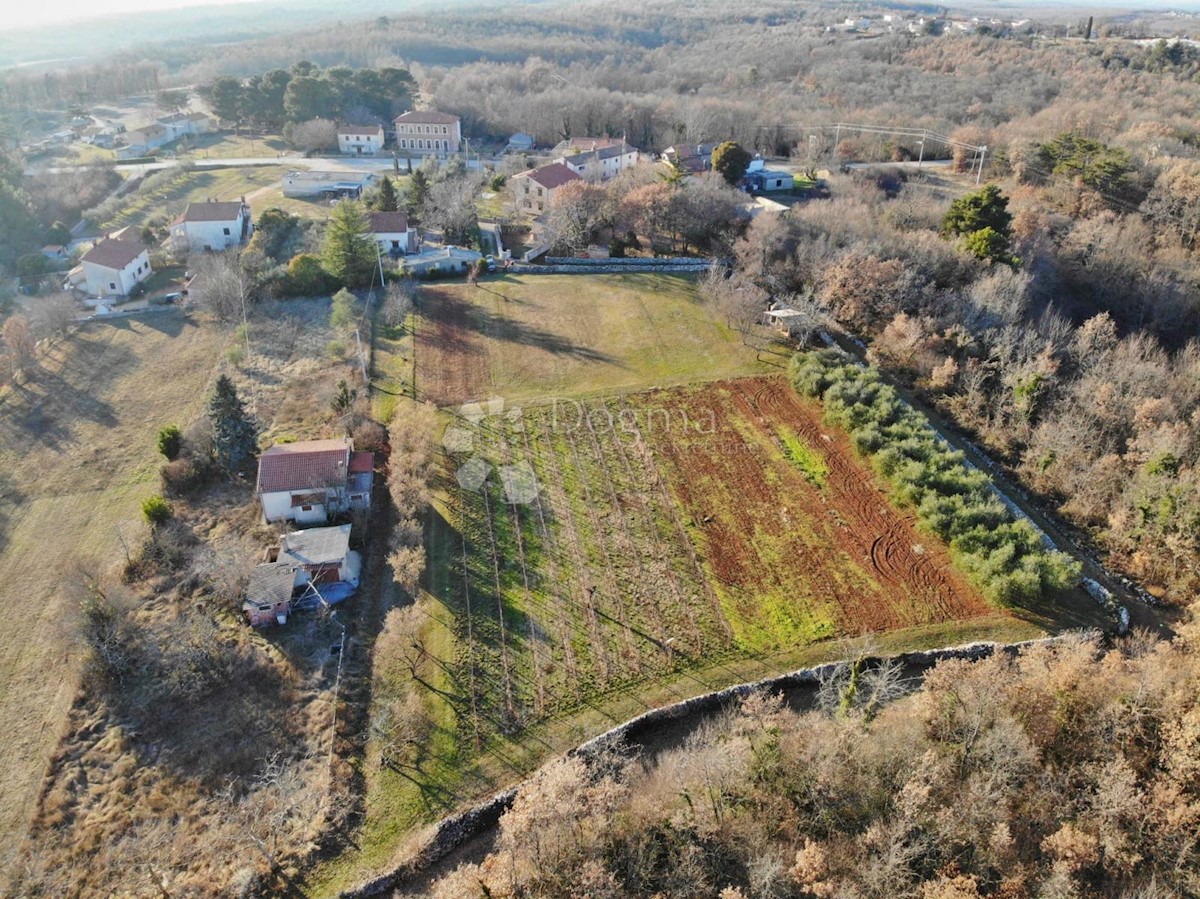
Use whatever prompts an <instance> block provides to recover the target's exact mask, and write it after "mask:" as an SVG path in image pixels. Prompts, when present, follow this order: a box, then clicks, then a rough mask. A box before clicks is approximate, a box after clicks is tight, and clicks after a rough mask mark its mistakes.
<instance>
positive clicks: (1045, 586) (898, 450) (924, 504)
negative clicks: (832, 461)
mask: <svg viewBox="0 0 1200 899" xmlns="http://www.w3.org/2000/svg"><path fill="white" fill-rule="evenodd" d="M790 375H791V380H792V384H793V385H794V386H795V388H796V390H797V391H798V392H800V393H802V394H804V395H805V396H810V397H815V398H819V399H821V400H822V402H823V404H824V407H825V418H826V420H827V421H829V422H830V423H831V424H835V425H838V426H840V427H843V428H845V429H846V430H847V431H848V432H849V433H850V441H851V444H852V445H853V446H854V448H855V450H856V451H857V452H859V453H861V454H862V455H863V456H864V457H865V458H867V459H868V460H869V461H870V462H871V465H872V467H873V468H875V470H876V471H878V472H879V473H880V475H882V476H883V477H884V478H885V479H886V480H887V482H888V483H889V484H890V485H891V487H892V498H893V500H894V501H895V502H896V503H897V504H898V505H901V506H904V507H908V508H911V509H913V510H915V512H916V514H917V521H918V523H919V525H920V526H921V527H922V528H923V529H924V530H927V531H929V532H930V533H933V534H935V535H937V536H938V537H939V538H941V539H942V540H945V541H946V542H947V544H949V547H950V556H951V559H953V561H954V564H955V566H956V567H958V568H959V569H960V570H961V571H962V572H963V573H964V574H965V575H966V576H967V578H968V579H969V580H970V581H971V582H972V583H973V584H975V586H976V587H978V588H979V590H980V592H981V593H982V594H983V595H984V597H985V598H987V599H988V600H989V601H990V602H992V603H995V604H997V605H1012V604H1017V603H1023V602H1029V601H1031V600H1034V599H1036V598H1038V597H1039V596H1041V595H1043V594H1044V593H1047V592H1055V591H1060V590H1065V589H1069V588H1070V587H1071V586H1072V585H1073V584H1075V583H1078V581H1079V577H1080V574H1081V569H1080V566H1079V563H1078V562H1076V561H1075V560H1074V559H1072V558H1070V557H1069V556H1067V555H1065V554H1064V553H1061V552H1058V551H1056V550H1051V549H1048V548H1047V547H1045V546H1044V545H1043V544H1042V542H1041V538H1040V536H1039V535H1038V533H1037V531H1036V530H1035V529H1034V528H1033V526H1032V525H1031V524H1029V522H1027V521H1016V520H1014V519H1013V517H1012V514H1011V513H1010V512H1009V510H1008V509H1007V508H1006V507H1005V506H1004V504H1003V503H1002V502H1001V501H1000V499H999V498H998V497H997V496H996V495H995V494H994V493H993V492H992V489H991V482H990V481H989V480H988V478H987V476H986V475H984V474H983V473H982V472H980V471H977V470H975V469H974V468H971V467H970V466H969V465H968V464H967V462H966V459H965V458H964V456H963V454H962V453H960V452H958V451H957V450H955V449H953V448H952V447H951V446H950V445H949V444H947V443H946V441H945V440H943V439H942V437H941V436H940V435H939V434H938V433H937V432H936V431H934V430H933V428H932V427H930V425H929V423H928V422H927V421H926V420H925V417H924V416H923V415H921V414H920V413H919V412H917V411H916V410H915V409H913V408H911V407H909V406H908V405H906V404H905V403H904V402H903V401H902V400H901V399H900V397H899V396H898V395H897V394H896V391H895V390H893V389H892V388H891V387H890V386H888V385H886V384H884V383H882V381H880V379H879V376H878V375H877V374H876V373H875V372H874V371H872V370H870V369H867V368H863V367H860V366H858V365H855V364H852V363H849V362H848V361H847V359H846V357H845V356H844V355H843V354H842V353H841V352H840V351H838V350H822V351H820V352H815V353H800V354H798V355H797V356H796V357H795V358H794V359H793V360H792V364H791V367H790Z"/></svg>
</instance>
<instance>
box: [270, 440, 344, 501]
mask: <svg viewBox="0 0 1200 899" xmlns="http://www.w3.org/2000/svg"><path fill="white" fill-rule="evenodd" d="M352 449H353V444H352V443H351V442H350V440H349V439H346V438H344V439H342V440H305V441H302V442H299V443H280V444H276V445H275V446H273V447H271V448H270V449H269V450H267V451H266V452H265V453H263V454H262V455H261V456H260V457H259V459H258V492H259V493H278V492H282V491H285V490H305V489H310V488H313V489H316V488H324V487H339V486H342V485H344V484H345V483H346V477H347V475H348V472H347V468H348V466H349V455H350V452H351V450H352Z"/></svg>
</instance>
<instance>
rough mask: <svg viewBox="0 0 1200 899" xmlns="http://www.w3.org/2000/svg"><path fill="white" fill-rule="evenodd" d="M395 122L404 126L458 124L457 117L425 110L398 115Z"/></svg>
mask: <svg viewBox="0 0 1200 899" xmlns="http://www.w3.org/2000/svg"><path fill="white" fill-rule="evenodd" d="M395 121H396V122H397V123H403V124H405V125H408V124H413V125H454V124H456V123H457V122H458V116H456V115H450V113H448V112H437V111H435V110H432V109H425V110H418V111H415V112H406V113H404V114H403V115H398V116H396V118H395Z"/></svg>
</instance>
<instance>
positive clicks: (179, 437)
mask: <svg viewBox="0 0 1200 899" xmlns="http://www.w3.org/2000/svg"><path fill="white" fill-rule="evenodd" d="M182 448H183V431H182V430H180V428H179V425H167V426H166V427H165V428H162V429H161V430H160V431H159V432H158V451H159V452H160V453H162V454H163V455H164V456H166V457H167V459H168V460H169V461H172V462H173V461H175V460H176V459H177V458H179V451H180V450H181V449H182Z"/></svg>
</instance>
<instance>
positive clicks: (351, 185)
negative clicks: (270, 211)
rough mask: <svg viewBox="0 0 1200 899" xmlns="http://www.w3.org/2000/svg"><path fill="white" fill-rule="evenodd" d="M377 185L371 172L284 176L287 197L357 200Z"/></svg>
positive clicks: (294, 173) (308, 173)
mask: <svg viewBox="0 0 1200 899" xmlns="http://www.w3.org/2000/svg"><path fill="white" fill-rule="evenodd" d="M374 183H375V175H374V174H373V173H371V172H310V171H294V172H288V173H287V174H286V175H284V176H283V184H282V189H283V195H284V196H285V197H324V198H325V199H333V198H336V197H349V198H351V199H353V200H357V199H358V198H359V197H361V196H362V194H363V191H365V190H367V189H369V188H370V187H371V186H372V185H374Z"/></svg>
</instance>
